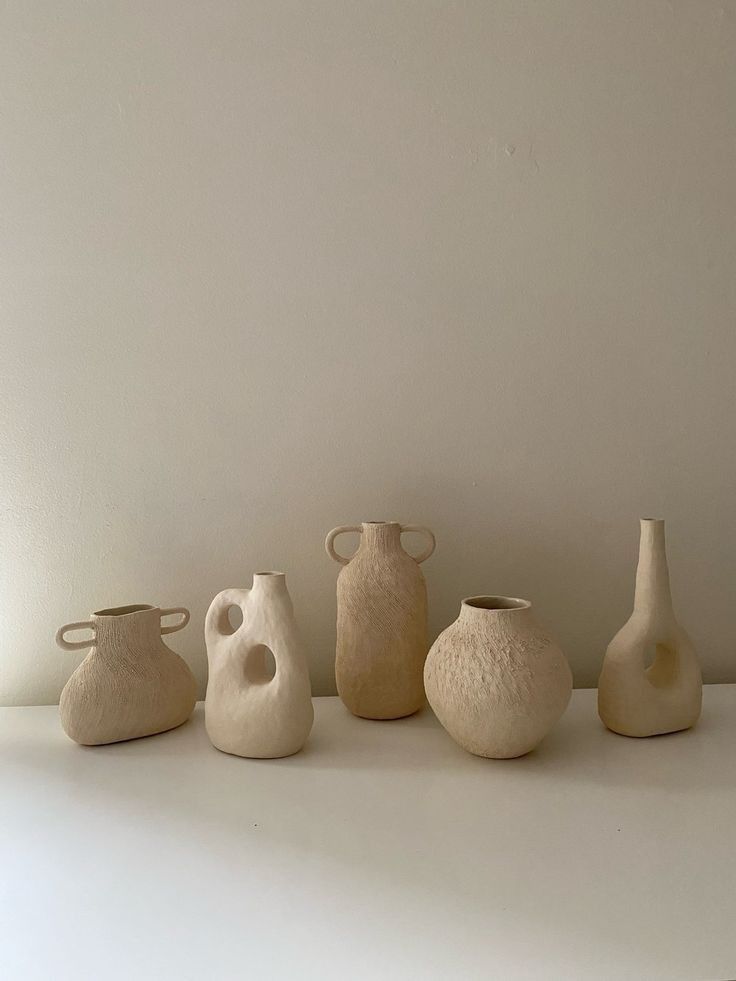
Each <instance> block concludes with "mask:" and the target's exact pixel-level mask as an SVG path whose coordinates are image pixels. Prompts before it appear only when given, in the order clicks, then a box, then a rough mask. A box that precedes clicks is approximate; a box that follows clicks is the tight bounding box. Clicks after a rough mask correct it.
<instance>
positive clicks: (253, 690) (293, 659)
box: [205, 572, 314, 759]
mask: <svg viewBox="0 0 736 981" xmlns="http://www.w3.org/2000/svg"><path fill="white" fill-rule="evenodd" d="M231 606H239V607H240V609H241V610H242V612H243V622H242V624H241V625H240V626H239V627H237V628H236V629H233V627H232V626H231V625H230V621H229V618H228V610H229V609H230V607H231ZM205 639H206V641H207V658H208V660H209V667H210V672H209V680H208V682H207V696H206V699H205V724H206V726H207V734H208V735H209V737H210V740H211V742H212V744H213V746H216V747H217V749H220V750H222V751H223V752H224V753H233V754H234V755H236V756H248V757H254V758H260V759H273V758H276V757H280V756H291V755H292V754H293V753H297V752H299V750H300V749H301V748H302V746H303V745H304V743H305V742H306V739H307V736H308V735H309V732H310V730H311V728H312V722H313V721H314V709H313V707H312V692H311V687H310V683H309V669H308V667H307V659H306V655H305V653H304V649H303V646H302V641H301V638H300V636H299V631H298V628H297V624H296V620H295V619H294V609H293V607H292V604H291V597H290V596H289V593H288V591H287V589H286V577H285V575H284V574H283V573H282V572H257V573H256V574H255V575H254V576H253V588H252V589H225V590H223V592H221V593H219V594H218V595H217V596H216V597H215V598H214V600H213V601H212V605H211V606H210V608H209V611H208V613H207V618H206V620H205ZM269 650H270V651H271V653H272V654H273V658H274V661H275V664H276V671H275V674H273V675H271V673H270V672H269V669H268V664H267V660H266V658H267V652H268V651H269Z"/></svg>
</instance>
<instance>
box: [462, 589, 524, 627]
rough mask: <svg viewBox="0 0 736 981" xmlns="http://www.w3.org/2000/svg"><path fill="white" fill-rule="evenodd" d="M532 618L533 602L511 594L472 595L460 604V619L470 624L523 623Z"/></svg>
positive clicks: (507, 624)
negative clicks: (516, 597)
mask: <svg viewBox="0 0 736 981" xmlns="http://www.w3.org/2000/svg"><path fill="white" fill-rule="evenodd" d="M530 620H532V611H531V603H529V602H528V601H527V600H522V599H515V598H513V597H510V596H470V597H468V598H467V599H464V600H463V601H462V605H461V606H460V621H461V622H462V623H464V624H467V625H469V626H479V625H483V626H488V625H496V624H498V625H501V624H504V625H505V626H510V625H512V624H519V625H521V624H522V623H527V622H529V621H530Z"/></svg>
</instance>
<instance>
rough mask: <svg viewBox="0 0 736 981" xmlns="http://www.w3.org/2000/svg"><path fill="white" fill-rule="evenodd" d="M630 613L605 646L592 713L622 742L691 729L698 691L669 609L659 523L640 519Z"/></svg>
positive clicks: (689, 651) (694, 666) (693, 666)
mask: <svg viewBox="0 0 736 981" xmlns="http://www.w3.org/2000/svg"><path fill="white" fill-rule="evenodd" d="M640 524H641V532H640V539H639V565H638V567H637V570H636V590H635V593H634V612H633V613H632V614H631V616H630V617H629V619H628V621H627V622H626V623H625V624H624V626H623V627H622V628H621V629H620V630H619V632H618V633H617V634H616V636H615V637H614V638H613V640H612V641H611V643H610V644H609V645H608V650H607V651H606V655H605V658H604V660H603V669H602V671H601V676H600V678H599V680H598V713H599V715H600V717H601V719H602V720H603V722H604V723H605V724H606V726H608V728H609V729H612V730H613V731H614V732H618V733H620V734H621V735H623V736H656V735H661V734H663V733H666V732H677V731H678V730H680V729H689V728H690V727H691V726H694V725H695V723H696V722H697V721H698V718H699V717H700V706H701V701H702V695H703V685H702V679H701V676H700V667H699V665H698V659H697V655H696V653H695V649H694V648H693V645H692V642H691V641H690V638H689V637H688V635H687V633H686V632H685V630H684V629H683V628H682V627H681V626H680V624H679V623H678V622H677V618H676V617H675V612H674V609H673V606H672V594H671V592H670V575H669V569H668V566H667V553H666V549H665V537H664V521H662V520H660V519H657V518H642V520H641V522H640Z"/></svg>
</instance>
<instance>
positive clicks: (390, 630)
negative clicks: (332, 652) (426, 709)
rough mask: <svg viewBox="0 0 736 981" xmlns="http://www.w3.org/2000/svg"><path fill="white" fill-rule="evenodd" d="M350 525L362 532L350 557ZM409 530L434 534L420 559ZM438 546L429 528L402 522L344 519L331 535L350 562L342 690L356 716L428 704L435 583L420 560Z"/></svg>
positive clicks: (342, 594) (344, 576)
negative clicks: (409, 547)
mask: <svg viewBox="0 0 736 981" xmlns="http://www.w3.org/2000/svg"><path fill="white" fill-rule="evenodd" d="M346 531H353V532H359V533H360V545H359V546H358V550H357V551H356V552H355V554H354V555H353V556H352V558H350V559H347V558H345V557H344V556H342V555H340V554H338V553H337V552H336V551H335V549H334V545H333V542H334V540H335V538H336V537H337V535H339V534H342V532H346ZM407 531H414V532H419V533H421V534H423V535H425V536H426V537H427V538H428V539H429V542H428V545H427V548H426V549H425V550H424V552H423V553H422V554H421V555H418V556H416V558H415V557H413V556H411V555H409V553H408V552H405V551H404V549H403V548H402V545H401V535H402V532H407ZM434 545H435V542H434V535H433V534H432V532H431V531H429V530H428V529H427V528H423V527H420V526H418V525H400V524H399V523H398V522H396V521H369V522H365V523H364V524H363V525H360V526H358V525H343V526H341V527H339V528H335V529H333V531H331V532H330V534H329V535H328V536H327V539H326V541H325V547H326V549H327V553H328V555H330V556H331V557H332V558H333V559H335V560H336V561H337V562H340V563H341V564H342V565H343V566H344V568H343V569H341V570H340V574H339V576H338V577H337V651H336V661H335V676H336V680H337V691H338V693H339V695H340V698H341V699H342V700H343V702H344V703H345V704H346V705H347V707H348V708H349V709H350V711H351V712H352V713H353V714H354V715H358V716H361V717H362V718H364V719H399V718H402V717H403V716H405V715H412V714H413V713H414V712H416V711H418V710H419V709H420V708H421V707H422V705H423V703H424V685H423V681H422V672H423V668H424V661H425V658H426V656H427V649H428V646H429V645H428V639H427V588H426V585H425V582H424V576H423V575H422V572H421V569H420V568H419V563H420V562H424V560H425V559H427V558H429V556H430V555H431V554H432V552H433V551H434Z"/></svg>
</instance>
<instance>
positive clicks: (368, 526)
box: [361, 521, 401, 552]
mask: <svg viewBox="0 0 736 981" xmlns="http://www.w3.org/2000/svg"><path fill="white" fill-rule="evenodd" d="M361 546H363V547H364V548H372V549H379V550H381V551H384V552H392V551H395V550H396V549H397V548H401V525H400V524H399V523H398V521H366V522H363V533H362V535H361Z"/></svg>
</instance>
